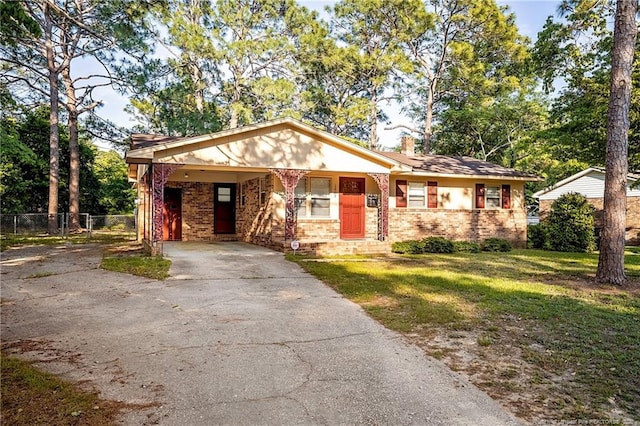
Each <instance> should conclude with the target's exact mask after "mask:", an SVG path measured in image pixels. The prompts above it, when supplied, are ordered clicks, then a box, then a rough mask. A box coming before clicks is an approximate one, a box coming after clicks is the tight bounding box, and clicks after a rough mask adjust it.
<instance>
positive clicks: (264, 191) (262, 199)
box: [260, 178, 267, 206]
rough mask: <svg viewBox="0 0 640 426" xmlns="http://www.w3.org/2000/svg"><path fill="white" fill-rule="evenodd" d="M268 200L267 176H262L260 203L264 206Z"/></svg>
mask: <svg viewBox="0 0 640 426" xmlns="http://www.w3.org/2000/svg"><path fill="white" fill-rule="evenodd" d="M266 202H267V183H266V181H265V178H260V205H261V206H263V205H264V204H265V203H266Z"/></svg>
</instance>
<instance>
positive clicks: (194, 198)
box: [167, 182, 215, 241]
mask: <svg viewBox="0 0 640 426" xmlns="http://www.w3.org/2000/svg"><path fill="white" fill-rule="evenodd" d="M167 186H168V187H171V188H182V241H212V240H215V238H214V235H213V183H210V182H170V183H169V184H168V185H167Z"/></svg>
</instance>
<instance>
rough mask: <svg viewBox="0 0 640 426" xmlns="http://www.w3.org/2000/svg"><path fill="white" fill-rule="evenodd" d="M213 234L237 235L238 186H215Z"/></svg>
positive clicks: (217, 184) (231, 184) (224, 184)
mask: <svg viewBox="0 0 640 426" xmlns="http://www.w3.org/2000/svg"><path fill="white" fill-rule="evenodd" d="M213 192H214V195H213V196H214V199H213V233H214V234H235V233H236V184H235V183H215V184H214V185H213Z"/></svg>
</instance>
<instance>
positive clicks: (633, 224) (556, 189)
mask: <svg viewBox="0 0 640 426" xmlns="http://www.w3.org/2000/svg"><path fill="white" fill-rule="evenodd" d="M604 174H605V173H604V169H601V168H597V167H589V168H588V169H586V170H583V171H581V172H579V173H576V174H575V175H572V176H569V177H568V178H566V179H564V180H561V181H560V182H558V183H556V184H555V185H553V186H551V187H549V188H546V189H543V190H542V191H538V192H536V193H535V194H533V197H534V198H537V199H538V201H539V203H540V216H541V217H544V215H545V214H548V213H549V212H550V211H551V204H552V203H553V202H554V201H555V200H556V199H558V197H560V196H561V195H563V194H568V193H570V192H576V193H578V194H582V195H584V196H585V197H587V200H588V201H589V204H591V205H592V206H593V207H595V209H596V210H595V212H594V215H595V222H596V229H598V230H599V229H600V228H601V227H602V209H603V199H604ZM638 179H640V175H637V174H633V173H629V174H628V175H627V223H626V239H627V244H634V245H640V188H635V189H632V188H631V186H632V185H633V183H634V182H636V181H637V180H638Z"/></svg>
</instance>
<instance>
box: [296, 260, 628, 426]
mask: <svg viewBox="0 0 640 426" xmlns="http://www.w3.org/2000/svg"><path fill="white" fill-rule="evenodd" d="M289 258H290V259H292V260H297V261H298V262H299V263H300V264H301V265H302V266H303V267H304V268H305V269H306V270H307V271H309V272H310V273H312V274H314V275H315V276H317V277H318V278H320V279H321V280H323V281H324V282H326V283H327V284H329V285H330V286H332V287H333V288H334V289H336V290H337V291H339V292H340V293H342V294H344V295H345V296H346V297H348V298H349V299H351V300H352V301H354V302H356V303H358V304H360V305H361V306H362V307H363V308H364V309H365V310H366V311H367V312H368V313H369V314H370V315H371V316H372V317H374V318H376V319H377V320H379V321H380V322H381V323H382V324H384V325H385V326H387V327H388V328H391V329H394V330H396V331H399V332H402V333H405V335H406V336H409V337H410V338H411V339H413V341H415V342H416V343H417V344H419V345H420V346H422V347H423V348H424V349H425V350H426V352H427V353H428V354H430V355H432V356H434V357H436V358H439V359H441V360H442V361H443V362H445V363H446V364H447V365H448V366H449V367H450V368H452V369H454V370H458V371H461V372H463V373H465V374H467V375H468V376H469V377H470V379H471V381H472V382H474V383H475V384H476V385H478V386H479V387H480V388H482V389H484V390H485V391H487V392H488V393H489V394H490V395H492V396H493V397H494V398H496V399H498V400H500V401H501V402H502V403H503V404H504V405H505V406H507V407H509V408H510V409H511V411H512V412H514V414H516V415H517V416H519V417H521V418H523V419H526V420H528V421H532V422H533V423H541V422H545V421H561V420H576V419H579V420H583V421H584V420H587V419H588V420H591V421H605V422H619V423H622V424H626V423H635V422H638V421H640V291H639V288H640V254H637V253H632V252H629V254H628V255H627V256H626V267H627V274H628V277H629V279H630V287H629V288H626V289H619V288H603V287H598V286H596V285H594V284H593V280H592V279H593V276H594V274H595V270H596V268H597V264H598V256H597V254H584V253H558V252H547V251H539V250H516V251H513V252H510V253H479V254H462V253H457V254H446V255H445V254H442V255H436V254H428V255H406V256H394V257H386V258H382V259H371V260H370V261H362V260H361V261H354V260H348V259H347V260H333V261H330V262H317V261H314V260H312V259H305V258H302V257H300V256H289Z"/></svg>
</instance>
